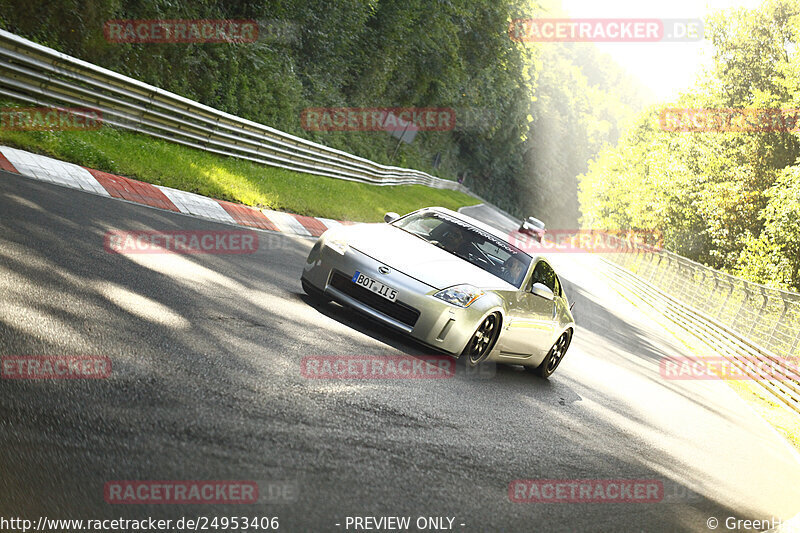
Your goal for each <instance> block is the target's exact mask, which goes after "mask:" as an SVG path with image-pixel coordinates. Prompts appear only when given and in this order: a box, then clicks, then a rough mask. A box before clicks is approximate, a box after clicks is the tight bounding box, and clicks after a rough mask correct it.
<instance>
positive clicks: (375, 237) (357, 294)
mask: <svg viewBox="0 0 800 533" xmlns="http://www.w3.org/2000/svg"><path fill="white" fill-rule="evenodd" d="M384 219H385V220H386V222H387V224H359V225H355V226H340V227H336V228H332V229H329V230H328V231H326V232H325V233H324V234H323V235H322V236H321V237H320V238H319V240H318V241H317V242H316V244H314V246H313V248H311V252H310V253H309V254H308V259H307V261H306V265H305V268H304V269H303V275H302V277H301V281H302V284H303V290H304V291H305V292H306V293H307V294H308V295H309V296H312V297H317V298H323V299H326V300H335V301H337V302H339V303H341V304H343V305H346V306H349V307H352V308H354V309H356V310H358V311H361V312H363V313H365V314H367V315H369V316H370V317H372V318H374V319H377V320H379V321H380V322H383V323H385V324H388V325H389V326H392V327H394V328H396V329H398V330H401V331H403V332H405V333H407V334H408V335H410V336H411V337H413V338H414V339H416V340H418V341H421V342H423V343H425V344H427V345H429V346H431V347H433V348H436V349H437V350H441V351H444V352H447V353H449V354H451V355H455V356H460V355H464V356H466V357H467V363H468V364H469V365H471V366H474V365H477V364H479V363H481V362H483V361H493V362H496V363H510V364H521V365H524V366H525V367H527V368H529V369H532V370H534V371H535V372H536V373H537V374H538V375H540V376H542V377H548V376H550V375H551V374H552V373H553V372H554V371H555V369H556V367H558V364H559V363H560V362H561V360H562V358H563V357H564V354H565V353H566V352H567V349H568V348H569V345H570V341H571V340H572V334H573V331H574V328H575V321H574V319H573V317H572V312H571V311H570V305H569V302H568V300H567V296H566V294H564V290H563V288H562V287H561V282H560V280H559V279H558V276H557V275H556V273H555V271H554V270H553V268H552V267H551V266H550V264H549V263H548V262H547V261H546V260H545V259H544V258H542V257H538V256H533V257H532V256H530V255H528V254H526V253H525V252H523V251H522V250H520V249H518V248H516V247H515V246H513V245H512V244H511V243H509V242H508V238H507V236H504V235H503V234H502V233H501V232H500V231H498V230H496V229H494V228H491V227H490V226H487V225H485V224H483V223H481V222H479V221H477V220H475V219H472V218H470V217H468V216H465V215H462V214H460V213H455V212H453V211H450V210H449V209H444V208H441V207H430V208H425V209H420V210H419V211H414V212H413V213H410V214H408V215H405V216H403V217H401V216H399V215H397V214H396V213H387V214H386V216H385V217H384Z"/></svg>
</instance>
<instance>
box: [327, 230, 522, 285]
mask: <svg viewBox="0 0 800 533" xmlns="http://www.w3.org/2000/svg"><path fill="white" fill-rule="evenodd" d="M330 238H335V239H343V240H345V241H347V243H348V244H349V245H350V246H351V247H352V248H355V249H356V250H358V251H360V252H362V253H364V254H366V255H368V256H370V257H372V258H373V259H375V260H377V261H380V262H381V263H383V264H385V265H386V266H388V267H391V268H394V269H395V270H399V271H400V272H403V273H404V274H406V275H408V276H411V277H412V278H415V279H417V280H419V281H421V282H423V283H425V284H427V285H430V286H431V287H433V288H435V289H445V288H447V287H452V286H453V285H459V284H461V283H469V284H470V285H474V286H476V287H480V288H481V289H488V290H506V291H509V290H517V288H516V287H514V286H513V285H511V284H510V283H507V282H505V281H503V280H502V279H500V278H498V277H497V276H495V275H494V274H490V273H489V272H486V271H485V270H483V269H481V268H479V267H476V266H475V265H473V264H471V263H469V262H468V261H465V260H464V259H461V258H459V257H456V256H455V255H453V254H451V253H449V252H446V251H444V250H442V249H441V248H437V247H436V246H434V245H433V244H430V243H428V242H426V241H425V240H423V239H420V238H419V237H415V236H414V235H412V234H410V233H408V232H406V231H403V230H401V229H398V228H396V227H394V226H392V225H390V224H359V225H356V226H349V227H341V228H337V229H336V230H335V232H334V234H333V235H331V236H330Z"/></svg>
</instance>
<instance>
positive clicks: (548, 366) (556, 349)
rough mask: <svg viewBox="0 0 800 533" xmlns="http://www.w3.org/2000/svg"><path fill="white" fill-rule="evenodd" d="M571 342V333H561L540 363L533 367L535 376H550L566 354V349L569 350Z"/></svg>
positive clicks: (545, 377)
mask: <svg viewBox="0 0 800 533" xmlns="http://www.w3.org/2000/svg"><path fill="white" fill-rule="evenodd" d="M571 342H572V334H571V333H570V332H569V331H565V332H564V333H562V334H561V336H560V337H559V338H558V340H557V341H556V342H555V344H553V347H552V348H550V351H549V352H547V355H546V356H545V358H544V361H542V364H540V365H539V366H537V367H536V368H534V369H533V372H534V373H535V374H536V375H537V376H539V377H541V378H544V379H547V378H549V377H550V376H552V375H553V372H555V371H556V368H558V365H560V364H561V361H562V360H563V359H564V356H565V355H566V354H567V350H569V345H570V343H571Z"/></svg>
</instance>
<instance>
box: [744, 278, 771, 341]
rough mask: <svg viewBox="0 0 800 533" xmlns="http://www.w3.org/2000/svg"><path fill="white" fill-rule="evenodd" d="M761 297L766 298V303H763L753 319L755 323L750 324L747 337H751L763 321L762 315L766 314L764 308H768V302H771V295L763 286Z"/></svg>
mask: <svg viewBox="0 0 800 533" xmlns="http://www.w3.org/2000/svg"><path fill="white" fill-rule="evenodd" d="M761 297H762V298H763V299H764V303H763V304H761V309H759V310H758V313H757V314H756V318H755V319H754V320H753V323H752V324H751V325H750V329H749V330H748V331H747V335H745V337H748V338H749V337H750V335H751V334H752V333H753V330H754V329H756V326H757V325H758V323H759V322H760V321H761V317H762V316H763V314H764V310H765V309H766V308H767V304H768V303H769V297H768V296H767V291H765V290H764V287H761Z"/></svg>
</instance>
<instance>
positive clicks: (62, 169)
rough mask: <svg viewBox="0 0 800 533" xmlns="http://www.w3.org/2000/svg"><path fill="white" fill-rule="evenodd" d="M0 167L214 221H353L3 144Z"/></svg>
mask: <svg viewBox="0 0 800 533" xmlns="http://www.w3.org/2000/svg"><path fill="white" fill-rule="evenodd" d="M0 169H3V170H6V171H9V172H14V173H16V174H19V175H21V176H25V177H28V178H33V179H37V180H41V181H47V182H50V183H55V184H57V185H62V186H64V187H70V188H72V189H80V190H83V191H86V192H90V193H94V194H99V195H101V196H106V197H110V198H120V199H122V200H127V201H129V202H135V203H137V204H144V205H148V206H150V207H155V208H158V209H166V210H169V211H175V212H176V213H183V214H185V215H191V216H195V217H198V218H204V219H208V220H213V221H215V222H222V223H225V224H233V225H237V226H248V227H251V228H259V229H263V230H268V231H278V232H283V233H289V234H293V235H301V236H304V237H318V236H320V235H322V233H323V232H324V231H325V230H326V229H328V228H330V227H333V226H337V225H339V224H353V222H342V221H338V220H331V219H328V218H315V217H307V216H303V215H295V214H292V213H284V212H281V211H271V210H269V209H257V208H255V207H249V206H246V205H242V204H235V203H232V202H225V201H223V200H215V199H213V198H208V197H206V196H201V195H199V194H195V193H191V192H186V191H179V190H177V189H172V188H170V187H163V186H161V185H151V184H149V183H145V182H143V181H138V180H134V179H131V178H126V177H124V176H117V175H116V174H109V173H108V172H103V171H101V170H94V169H92V168H85V167H82V166H79V165H75V164H72V163H67V162H65V161H59V160H58V159H53V158H51V157H46V156H43V155H38V154H33V153H30V152H26V151H24V150H18V149H16V148H10V147H7V146H0Z"/></svg>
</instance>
